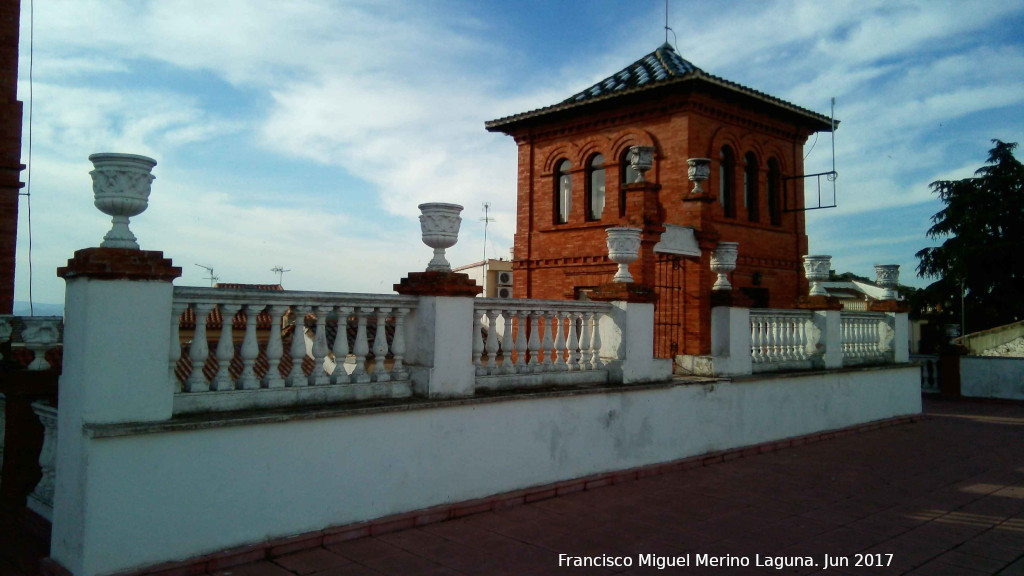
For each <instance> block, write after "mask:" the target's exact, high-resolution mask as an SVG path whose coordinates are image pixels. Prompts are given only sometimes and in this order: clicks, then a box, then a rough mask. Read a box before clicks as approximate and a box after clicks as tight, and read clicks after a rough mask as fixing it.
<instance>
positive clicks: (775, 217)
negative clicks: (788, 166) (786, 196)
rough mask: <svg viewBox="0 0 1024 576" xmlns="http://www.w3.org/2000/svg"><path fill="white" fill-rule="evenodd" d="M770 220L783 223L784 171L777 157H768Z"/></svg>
mask: <svg viewBox="0 0 1024 576" xmlns="http://www.w3.org/2000/svg"><path fill="white" fill-rule="evenodd" d="M768 221H769V222H771V224H772V226H781V225H782V171H781V170H779V161H778V160H776V159H775V158H769V159H768Z"/></svg>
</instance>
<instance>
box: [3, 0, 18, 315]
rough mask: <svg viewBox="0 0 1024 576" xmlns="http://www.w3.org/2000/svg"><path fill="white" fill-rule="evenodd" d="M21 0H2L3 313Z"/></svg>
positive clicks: (9, 301)
mask: <svg viewBox="0 0 1024 576" xmlns="http://www.w3.org/2000/svg"><path fill="white" fill-rule="evenodd" d="M20 8H21V6H20V0H2V1H0V314H9V313H10V312H11V310H12V308H13V305H14V264H15V250H16V248H17V243H18V191H19V189H20V188H21V178H20V173H21V169H22V166H21V102H18V99H17V94H18V26H19V24H20Z"/></svg>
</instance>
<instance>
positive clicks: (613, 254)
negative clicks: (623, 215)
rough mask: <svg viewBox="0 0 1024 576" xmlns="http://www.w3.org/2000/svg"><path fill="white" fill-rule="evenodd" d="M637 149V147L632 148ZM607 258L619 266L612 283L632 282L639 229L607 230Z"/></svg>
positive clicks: (638, 251)
mask: <svg viewBox="0 0 1024 576" xmlns="http://www.w3.org/2000/svg"><path fill="white" fill-rule="evenodd" d="M634 148H637V146H634ZM605 232H607V233H608V258H609V259H611V261H612V262H615V263H616V264H618V265H619V270H618V271H617V272H616V273H615V277H614V278H612V282H632V281H633V275H632V274H630V273H629V265H630V264H632V263H633V262H636V259H637V258H639V257H640V232H641V230H640V229H639V228H608V229H606V230H605Z"/></svg>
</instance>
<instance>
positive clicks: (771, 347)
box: [765, 316, 779, 362]
mask: <svg viewBox="0 0 1024 576" xmlns="http://www.w3.org/2000/svg"><path fill="white" fill-rule="evenodd" d="M766 321H767V324H766V325H765V356H766V359H767V360H768V362H778V361H779V355H778V350H777V349H776V347H777V346H778V319H777V318H775V317H774V316H769V317H767V318H766Z"/></svg>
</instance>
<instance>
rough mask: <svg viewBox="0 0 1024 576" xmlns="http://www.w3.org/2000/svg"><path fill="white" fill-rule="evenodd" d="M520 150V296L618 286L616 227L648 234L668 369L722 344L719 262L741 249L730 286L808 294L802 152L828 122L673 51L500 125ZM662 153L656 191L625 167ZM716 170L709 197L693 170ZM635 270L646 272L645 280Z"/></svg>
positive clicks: (772, 302) (646, 249)
mask: <svg viewBox="0 0 1024 576" xmlns="http://www.w3.org/2000/svg"><path fill="white" fill-rule="evenodd" d="M486 127H487V130H489V131H492V132H503V133H505V134H508V135H510V136H512V137H513V138H515V141H516V144H517V145H518V147H519V176H518V198H517V200H518V209H517V222H516V234H515V248H514V250H515V252H514V253H515V259H514V266H513V267H514V270H515V282H514V286H513V292H514V293H515V295H516V297H525V298H551V299H571V298H581V297H585V296H586V294H587V293H588V291H589V290H591V289H592V288H593V287H595V286H597V285H600V284H603V283H607V282H610V281H611V278H612V275H613V274H614V271H615V265H614V264H613V263H611V262H610V260H609V259H608V258H607V249H606V247H605V238H606V235H605V229H606V228H609V227H612V226H633V227H639V228H642V229H643V233H642V244H641V255H640V261H638V262H637V263H636V264H634V265H633V266H632V269H633V270H634V271H639V272H640V278H639V279H638V281H639V282H643V283H647V284H649V285H653V286H654V287H655V289H656V291H657V294H658V302H657V304H656V306H657V314H656V328H655V330H656V334H655V341H656V342H655V350H656V355H657V356H658V357H660V358H669V357H674V356H675V355H676V354H707V353H709V352H710V347H711V334H710V325H711V322H710V315H711V304H710V295H711V286H712V284H713V282H714V279H715V277H714V275H713V274H712V273H711V271H710V268H709V263H710V256H711V251H712V250H714V249H715V247H716V246H717V244H718V243H719V242H739V261H738V265H737V268H736V270H735V272H733V274H732V275H731V276H732V278H731V280H732V283H733V285H734V286H735V287H736V292H737V293H742V294H745V295H746V296H747V297H748V298H749V299H750V301H752V303H753V304H754V305H755V306H763V307H775V308H789V307H792V306H793V305H794V303H795V301H796V300H797V298H798V296H800V295H801V294H806V288H807V285H806V280H804V279H803V277H802V273H801V257H802V256H803V255H805V254H807V236H806V235H805V232H804V213H803V211H802V210H803V208H804V204H803V202H804V201H803V175H804V165H803V157H804V153H803V146H804V143H805V142H806V141H807V138H808V137H809V136H810V135H812V134H814V133H815V132H822V131H825V132H827V131H831V130H832V121H831V120H830V119H829V118H828V117H827V116H824V115H821V114H818V113H816V112H812V111H810V110H807V109H804V108H801V107H799V106H795V105H793V104H790V103H788V102H784V101H782V100H780V99H778V98H774V97H772V96H769V95H767V94H764V93H763V92H759V91H757V90H753V89H751V88H747V87H744V86H741V85H739V84H736V83H734V82H730V81H728V80H725V79H723V78H719V77H717V76H713V75H711V74H708V73H707V72H704V71H703V70H701V69H700V68H697V67H696V66H695V65H693V64H692V63H690V62H688V61H687V60H685V59H683V58H682V57H680V55H679V54H678V53H677V52H676V51H675V50H674V49H673V48H672V46H671V45H669V44H668V43H666V44H663V45H661V46H660V47H659V48H658V49H657V50H655V51H654V52H652V53H650V54H648V55H646V56H644V57H643V58H641V59H640V60H637V61H636V62H634V63H633V64H631V65H629V66H627V67H626V68H624V69H622V70H620V71H618V72H616V73H615V74H612V75H611V76H609V77H607V78H606V79H604V80H601V81H600V82H598V83H596V84H594V85H593V86H591V87H589V88H587V89H586V90H583V91H582V92H579V93H578V94H575V95H573V96H571V97H569V98H567V99H566V100H563V101H562V102H559V103H557V104H554V105H552V106H547V107H545V108H540V109H537V110H532V111H529V112H524V113H521V114H516V115H513V116H508V117H505V118H500V119H497V120H492V121H490V122H487V123H486ZM632 146H649V147H653V148H654V162H653V167H652V168H651V169H650V170H649V171H647V173H646V180H647V182H648V183H642V182H638V180H640V178H639V175H638V173H637V172H636V171H635V170H633V169H632V168H631V166H630V163H629V161H628V159H627V156H628V154H629V151H630V147H632ZM697 158H707V159H710V178H709V179H708V180H706V181H704V182H703V189H704V190H705V192H704V193H703V194H700V193H697V194H694V193H691V189H692V188H693V187H694V186H693V182H691V181H690V180H689V178H688V168H689V166H688V163H687V160H689V159H697ZM635 274H636V272H634V275H635Z"/></svg>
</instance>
